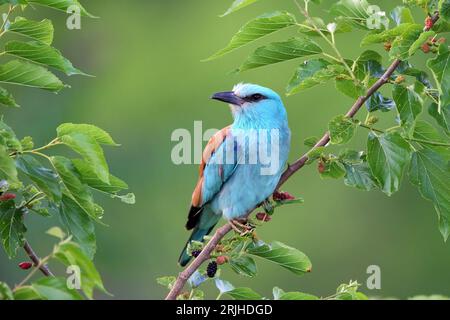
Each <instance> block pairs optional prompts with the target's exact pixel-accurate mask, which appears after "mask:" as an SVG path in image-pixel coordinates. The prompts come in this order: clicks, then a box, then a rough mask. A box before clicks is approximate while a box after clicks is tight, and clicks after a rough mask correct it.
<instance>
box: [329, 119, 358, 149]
mask: <svg viewBox="0 0 450 320" xmlns="http://www.w3.org/2000/svg"><path fill="white" fill-rule="evenodd" d="M328 129H329V131H330V141H331V143H332V144H344V143H347V142H349V141H350V140H351V139H352V138H353V136H354V135H355V132H356V123H355V122H353V121H352V119H350V118H348V117H346V116H345V115H338V116H336V117H334V118H333V119H332V120H331V121H330V123H329V124H328Z"/></svg>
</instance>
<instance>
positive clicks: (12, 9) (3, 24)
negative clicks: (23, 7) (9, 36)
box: [0, 5, 16, 37]
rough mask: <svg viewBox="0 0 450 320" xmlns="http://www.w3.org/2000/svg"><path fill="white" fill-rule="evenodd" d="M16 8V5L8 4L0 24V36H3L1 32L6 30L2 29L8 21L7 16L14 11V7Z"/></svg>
mask: <svg viewBox="0 0 450 320" xmlns="http://www.w3.org/2000/svg"><path fill="white" fill-rule="evenodd" d="M15 8H16V6H13V5H10V6H9V9H8V12H7V13H6V17H5V20H4V21H3V23H2V25H1V26H0V37H1V36H3V34H4V33H5V32H6V30H4V28H5V26H6V23H7V22H8V19H9V16H10V15H11V13H12V12H13V11H14V9H15Z"/></svg>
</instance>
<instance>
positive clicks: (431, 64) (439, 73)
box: [427, 44, 450, 114]
mask: <svg viewBox="0 0 450 320" xmlns="http://www.w3.org/2000/svg"><path fill="white" fill-rule="evenodd" d="M427 67H428V68H429V69H430V70H431V72H432V74H433V77H434V79H435V81H436V86H437V88H438V90H439V105H438V113H439V114H442V113H443V109H444V108H449V106H450V50H449V49H448V47H447V45H446V44H441V45H440V46H439V53H438V55H437V56H436V57H435V58H432V59H429V60H428V61H427Z"/></svg>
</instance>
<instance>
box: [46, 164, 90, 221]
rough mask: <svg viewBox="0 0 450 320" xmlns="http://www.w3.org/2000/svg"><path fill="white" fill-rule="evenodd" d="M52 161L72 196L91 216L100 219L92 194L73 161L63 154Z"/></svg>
mask: <svg viewBox="0 0 450 320" xmlns="http://www.w3.org/2000/svg"><path fill="white" fill-rule="evenodd" d="M51 161H52V163H53V166H54V167H55V169H56V171H57V172H58V174H59V176H60V178H61V179H62V181H63V183H64V185H65V187H66V188H67V192H68V193H69V195H70V198H72V199H73V200H74V201H75V202H76V203H77V204H78V205H79V206H80V208H82V209H83V211H84V212H85V213H86V214H87V215H89V216H90V217H91V218H93V219H99V216H98V214H99V213H98V212H97V211H96V208H95V205H94V200H93V198H92V195H91V193H90V192H89V190H88V188H87V186H86V185H85V184H83V183H82V182H81V181H80V179H79V177H78V175H77V172H76V170H75V167H74V166H73V164H72V162H71V161H70V160H69V159H67V158H64V157H61V156H56V157H52V158H51Z"/></svg>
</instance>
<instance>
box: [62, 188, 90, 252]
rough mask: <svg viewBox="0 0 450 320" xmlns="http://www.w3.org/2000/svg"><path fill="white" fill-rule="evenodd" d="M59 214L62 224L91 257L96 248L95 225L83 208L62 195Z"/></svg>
mask: <svg viewBox="0 0 450 320" xmlns="http://www.w3.org/2000/svg"><path fill="white" fill-rule="evenodd" d="M59 216H60V219H61V223H62V225H63V226H64V227H65V228H66V229H67V231H68V232H69V233H70V234H71V235H72V236H73V239H74V240H75V241H76V242H77V243H78V244H79V245H80V246H81V248H82V249H83V251H84V252H85V253H86V255H87V256H88V257H90V258H93V257H94V254H95V251H96V248H97V245H96V237H95V226H94V223H93V221H92V219H90V218H89V215H88V214H87V213H86V212H85V210H84V209H83V208H81V206H80V205H79V204H78V203H76V202H75V201H74V200H72V199H71V198H69V197H68V196H66V195H63V198H62V202H61V205H60V207H59Z"/></svg>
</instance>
